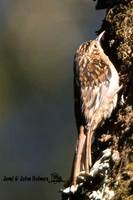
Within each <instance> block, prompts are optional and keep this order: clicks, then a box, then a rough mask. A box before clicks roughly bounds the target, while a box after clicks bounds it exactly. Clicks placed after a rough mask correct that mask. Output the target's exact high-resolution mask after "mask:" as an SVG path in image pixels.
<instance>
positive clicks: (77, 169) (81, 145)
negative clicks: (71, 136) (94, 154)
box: [72, 126, 86, 185]
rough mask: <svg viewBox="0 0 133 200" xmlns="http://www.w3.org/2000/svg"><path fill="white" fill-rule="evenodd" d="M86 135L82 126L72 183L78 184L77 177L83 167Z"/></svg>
mask: <svg viewBox="0 0 133 200" xmlns="http://www.w3.org/2000/svg"><path fill="white" fill-rule="evenodd" d="M85 139H86V135H85V134H84V127H83V126H81V127H80V133H79V138H78V144H77V148H76V153H75V158H74V164H73V174H72V185H76V182H77V177H78V175H79V173H80V167H81V157H82V153H83V148H84V143H85Z"/></svg>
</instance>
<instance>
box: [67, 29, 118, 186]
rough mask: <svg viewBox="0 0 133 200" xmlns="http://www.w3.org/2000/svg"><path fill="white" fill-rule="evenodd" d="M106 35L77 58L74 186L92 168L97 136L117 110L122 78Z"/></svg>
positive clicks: (84, 47)
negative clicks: (107, 47)
mask: <svg viewBox="0 0 133 200" xmlns="http://www.w3.org/2000/svg"><path fill="white" fill-rule="evenodd" d="M103 35H104V32H102V33H101V34H100V35H99V36H98V37H97V38H96V39H95V40H90V41H87V42H85V43H83V44H81V45H80V47H79V48H78V49H77V51H76V54H75V57H74V104H75V117H76V124H77V129H78V133H79V134H78V140H77V145H76V152H75V157H74V161H73V167H72V177H71V185H76V184H77V182H78V176H79V175H80V173H81V172H82V171H84V172H85V174H89V170H90V167H91V165H92V158H91V143H92V137H93V134H94V132H95V130H96V128H97V127H98V126H100V125H101V124H102V123H103V122H104V121H105V119H107V118H109V117H110V116H111V113H112V111H113V109H114V108H115V107H116V103H117V96H118V94H117V93H118V91H119V90H120V88H121V87H120V86H119V75H118V72H117V71H116V69H115V67H114V65H113V64H112V62H111V61H110V59H109V58H108V56H107V55H106V54H105V53H104V50H103V48H102V45H101V41H102V38H103Z"/></svg>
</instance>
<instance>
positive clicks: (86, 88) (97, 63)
mask: <svg viewBox="0 0 133 200" xmlns="http://www.w3.org/2000/svg"><path fill="white" fill-rule="evenodd" d="M81 63H82V62H80V63H79V62H76V65H75V79H76V81H75V84H76V87H77V88H79V90H80V107H81V115H82V117H83V119H84V123H85V124H89V123H90V124H91V122H92V118H93V116H94V113H95V112H96V111H97V110H98V109H99V107H100V106H101V105H102V103H103V101H104V100H105V97H106V95H107V92H108V88H109V84H110V79H111V71H110V69H109V66H107V64H106V63H105V62H104V61H103V60H102V59H93V60H92V61H91V62H86V64H85V65H83V63H82V64H81Z"/></svg>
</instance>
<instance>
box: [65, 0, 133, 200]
mask: <svg viewBox="0 0 133 200" xmlns="http://www.w3.org/2000/svg"><path fill="white" fill-rule="evenodd" d="M99 2H100V1H99ZM99 2H98V3H97V9H98V4H99ZM104 2H105V3H106V2H109V1H106V0H104ZM103 4H104V3H103ZM108 5H109V6H112V7H111V8H110V9H108V10H107V12H106V16H105V19H104V21H103V24H102V27H101V29H100V30H99V31H98V33H100V32H101V31H103V30H105V32H106V34H105V39H104V43H103V49H104V51H105V52H106V54H107V55H108V56H109V58H110V60H111V61H112V63H113V64H114V66H115V67H116V69H117V71H118V72H119V76H120V85H122V89H121V91H120V92H119V99H118V105H117V108H116V110H115V111H114V113H113V114H112V116H111V118H110V119H109V120H107V121H106V122H105V124H104V125H103V126H102V127H101V128H99V129H98V130H97V131H96V133H95V141H94V143H93V146H92V151H93V155H92V157H93V163H96V162H97V160H99V159H101V158H102V156H103V152H105V151H106V150H107V149H109V150H110V151H111V154H110V155H109V156H108V158H106V162H105V163H106V164H108V166H109V167H107V168H106V169H104V170H103V171H102V170H101V171H99V172H97V173H96V176H95V177H94V178H92V179H91V178H88V180H87V181H86V183H85V184H83V186H81V187H80V189H79V190H78V191H77V192H76V193H75V194H71V195H69V196H65V195H63V197H62V199H69V200H73V199H76V200H78V199H81V200H86V199H88V200H89V199H90V200H131V199H133V179H132V178H133V147H132V144H133V135H132V132H133V0H116V2H115V3H114V1H113V5H111V4H108ZM105 7H106V5H105V4H104V8H105ZM100 9H101V7H100ZM102 162H103V163H104V160H102V159H101V163H102Z"/></svg>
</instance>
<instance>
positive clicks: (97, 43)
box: [78, 31, 105, 55]
mask: <svg viewBox="0 0 133 200" xmlns="http://www.w3.org/2000/svg"><path fill="white" fill-rule="evenodd" d="M104 33H105V31H103V32H102V33H100V35H99V36H98V37H97V38H96V39H95V40H89V41H87V42H85V43H83V44H82V45H80V47H79V49H78V53H80V54H85V53H87V54H89V55H91V53H93V52H94V51H101V52H103V49H102V40H103V36H104Z"/></svg>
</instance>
